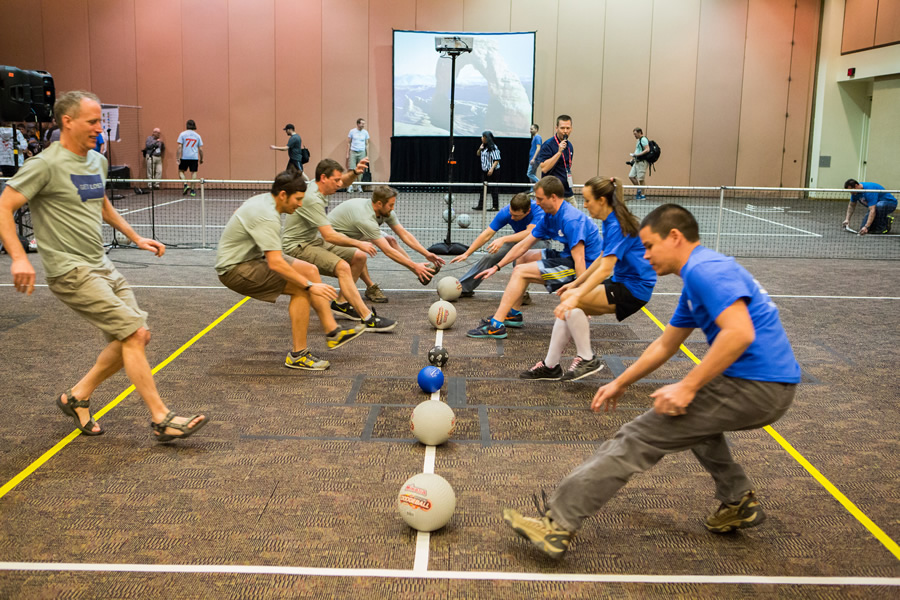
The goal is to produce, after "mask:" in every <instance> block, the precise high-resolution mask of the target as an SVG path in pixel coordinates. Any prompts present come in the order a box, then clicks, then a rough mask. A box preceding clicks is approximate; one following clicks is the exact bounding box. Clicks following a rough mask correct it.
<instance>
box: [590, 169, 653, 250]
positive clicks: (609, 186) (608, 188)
mask: <svg viewBox="0 0 900 600" xmlns="http://www.w3.org/2000/svg"><path fill="white" fill-rule="evenodd" d="M584 187H589V188H591V195H592V196H593V197H594V198H598V199H599V198H603V199H605V200H606V203H607V204H608V205H609V207H610V208H612V210H613V212H614V213H615V215H616V220H617V221H618V222H619V228H620V229H621V230H622V233H623V234H624V235H630V236H633V237H637V235H638V231H640V222H639V221H638V219H637V217H636V216H634V214H632V212H631V211H630V210H629V209H628V206H626V205H625V191H624V190H623V189H622V184H621V183H620V182H619V181H617V180H616V178H615V177H610V178H606V177H600V176H597V177H591V178H590V179H589V180H588V181H587V183H585V184H584Z"/></svg>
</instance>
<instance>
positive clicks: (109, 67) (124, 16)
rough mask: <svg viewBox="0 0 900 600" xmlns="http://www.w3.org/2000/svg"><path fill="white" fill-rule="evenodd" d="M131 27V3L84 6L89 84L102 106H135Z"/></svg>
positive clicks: (96, 1) (102, 1) (99, 0)
mask: <svg viewBox="0 0 900 600" xmlns="http://www.w3.org/2000/svg"><path fill="white" fill-rule="evenodd" d="M134 27H135V23H134V1H133V0H91V2H90V3H88V31H89V32H90V40H91V48H90V53H91V60H90V67H91V84H92V87H93V91H94V93H95V94H97V95H98V96H100V99H101V100H103V102H106V103H110V104H131V105H135V104H136V103H137V77H136V76H135V66H136V63H135V32H134Z"/></svg>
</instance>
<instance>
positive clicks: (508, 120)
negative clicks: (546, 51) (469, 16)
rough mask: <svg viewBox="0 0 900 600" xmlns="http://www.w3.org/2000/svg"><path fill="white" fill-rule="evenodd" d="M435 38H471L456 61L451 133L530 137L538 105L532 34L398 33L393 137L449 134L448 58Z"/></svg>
mask: <svg viewBox="0 0 900 600" xmlns="http://www.w3.org/2000/svg"><path fill="white" fill-rule="evenodd" d="M436 35H442V36H454V35H456V36H466V37H471V38H472V39H473V49H472V52H468V53H463V54H460V55H459V57H458V58H457V59H456V94H455V103H456V105H455V109H454V124H453V134H454V135H457V136H479V135H481V132H482V131H484V130H490V131H493V132H494V136H495V137H523V138H527V137H530V133H529V130H528V128H529V126H530V125H531V122H532V120H531V119H532V113H533V110H532V108H533V102H534V35H535V34H534V32H523V33H465V32H434V31H395V32H394V135H396V136H429V135H433V136H446V135H448V134H449V132H450V76H451V73H450V66H451V64H452V61H451V60H450V58H449V57H443V58H442V57H441V54H440V53H438V52H437V51H436V50H435V49H434V39H435V36H436Z"/></svg>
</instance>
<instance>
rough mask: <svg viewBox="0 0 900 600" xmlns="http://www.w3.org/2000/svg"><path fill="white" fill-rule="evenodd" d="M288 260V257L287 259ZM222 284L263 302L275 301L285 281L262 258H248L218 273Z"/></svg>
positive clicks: (282, 289)
mask: <svg viewBox="0 0 900 600" xmlns="http://www.w3.org/2000/svg"><path fill="white" fill-rule="evenodd" d="M289 260H290V259H289ZM219 281H221V282H222V285H224V286H225V287H227V288H228V289H230V290H234V291H235V292H237V293H238V294H243V295H244V296H250V297H251V298H256V299H257V300H262V301H263V302H275V301H276V300H278V296H280V295H282V294H283V293H284V286H286V285H287V281H286V280H285V279H283V278H282V277H281V275H279V274H278V273H276V272H275V271H273V270H272V269H270V268H269V263H267V262H266V260H265V259H264V258H257V259H255V260H248V261H247V262H242V263H240V264H237V265H235V266H233V267H232V268H231V270H229V271H228V272H227V273H224V274H222V275H219Z"/></svg>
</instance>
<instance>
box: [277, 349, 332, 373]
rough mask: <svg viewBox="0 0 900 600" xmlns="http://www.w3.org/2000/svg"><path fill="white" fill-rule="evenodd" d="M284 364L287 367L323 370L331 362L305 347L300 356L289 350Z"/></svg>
mask: <svg viewBox="0 0 900 600" xmlns="http://www.w3.org/2000/svg"><path fill="white" fill-rule="evenodd" d="M284 366H286V367H287V368H288V369H304V370H306V371H324V370H325V369H327V368H328V367H330V366H331V363H330V362H328V361H327V360H325V359H324V358H319V357H317V356H315V355H314V354H313V353H312V352H310V351H309V350H308V349H307V350H304V351H303V352H301V353H300V356H297V357H295V356H294V355H293V354H292V353H291V352H288V355H287V357H286V358H285V359H284Z"/></svg>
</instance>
